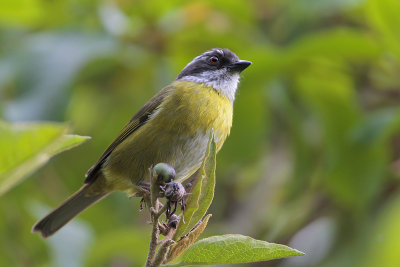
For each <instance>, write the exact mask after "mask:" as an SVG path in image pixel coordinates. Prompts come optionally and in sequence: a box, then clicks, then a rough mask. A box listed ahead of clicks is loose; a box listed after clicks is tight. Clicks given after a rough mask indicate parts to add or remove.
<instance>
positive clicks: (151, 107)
mask: <svg viewBox="0 0 400 267" xmlns="http://www.w3.org/2000/svg"><path fill="white" fill-rule="evenodd" d="M172 89H173V87H172V86H167V87H165V88H164V89H162V90H161V91H160V92H158V93H157V94H156V95H155V96H154V97H153V98H151V99H150V100H149V102H147V103H146V104H145V105H144V106H143V107H142V108H141V109H140V110H139V111H138V112H137V113H136V114H135V115H134V116H133V117H132V118H131V119H130V121H129V122H128V123H127V124H126V125H125V127H124V128H123V129H122V130H121V132H120V133H119V135H118V136H117V138H115V139H114V141H113V142H112V143H111V145H110V146H109V147H108V148H107V149H106V151H104V153H103V154H102V155H101V157H100V159H99V160H98V161H97V163H96V164H94V165H93V166H92V167H91V168H90V169H89V170H88V171H87V173H86V179H85V183H91V182H93V181H94V180H96V177H97V172H98V171H99V170H100V169H101V166H102V165H103V163H104V162H105V160H106V159H107V157H108V156H109V155H110V154H111V152H112V151H113V150H114V149H115V148H116V147H117V146H118V145H119V144H121V143H122V142H123V141H124V140H125V139H126V138H127V137H128V136H129V135H131V134H132V133H134V132H135V131H136V130H137V129H139V128H140V127H142V126H143V125H144V124H146V122H147V121H148V120H149V118H150V116H151V115H152V114H153V113H154V112H155V111H156V110H157V108H158V107H159V106H160V104H161V103H162V101H163V99H164V98H165V97H166V96H167V95H168V94H169V93H170V92H171V91H172Z"/></svg>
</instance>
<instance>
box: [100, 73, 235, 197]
mask: <svg viewBox="0 0 400 267" xmlns="http://www.w3.org/2000/svg"><path fill="white" fill-rule="evenodd" d="M173 88H174V89H173V90H172V91H171V93H170V94H169V95H168V96H166V98H165V99H164V101H163V103H162V104H161V105H160V107H159V108H158V110H157V111H156V112H155V113H154V115H152V117H151V119H149V121H148V122H147V123H146V124H145V125H143V126H142V127H141V128H139V129H138V130H137V131H135V132H134V133H133V134H131V135H130V136H129V137H128V138H127V139H126V140H124V142H123V143H122V144H120V145H119V146H118V147H117V148H116V149H115V150H114V151H113V152H112V153H111V155H110V156H109V158H108V159H107V161H106V162H105V164H104V165H103V168H102V171H103V173H104V176H105V180H106V181H103V183H102V184H103V185H104V182H105V184H106V185H107V186H106V187H107V188H108V189H107V191H112V190H132V189H133V191H134V186H135V185H136V184H137V183H138V182H140V181H143V180H147V179H148V168H149V167H150V166H152V165H155V164H157V163H159V162H166V163H169V164H170V165H171V166H173V167H174V168H175V170H176V172H177V179H179V180H182V179H185V178H187V177H188V176H190V175H191V174H193V173H194V172H195V171H196V170H197V169H198V167H199V166H200V164H201V161H202V159H203V157H204V154H205V151H206V148H207V143H208V139H209V136H210V132H211V129H213V130H214V134H215V140H216V143H217V149H218V150H219V149H220V148H221V147H222V144H223V143H224V141H225V139H226V137H227V136H228V135H229V132H230V128H231V126H232V104H231V102H230V101H229V100H228V99H227V98H226V97H225V96H223V95H221V94H220V93H218V92H217V91H215V90H214V89H212V88H211V87H207V86H204V85H199V84H196V83H193V82H187V81H179V82H175V83H174V84H173Z"/></svg>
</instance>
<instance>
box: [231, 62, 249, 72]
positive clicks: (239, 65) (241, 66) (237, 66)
mask: <svg viewBox="0 0 400 267" xmlns="http://www.w3.org/2000/svg"><path fill="white" fill-rule="evenodd" d="M250 65H251V62H250V61H247V60H239V61H238V62H235V63H232V64H229V65H228V69H229V70H231V71H237V72H242V71H244V70H245V69H246V68H247V67H248V66H250Z"/></svg>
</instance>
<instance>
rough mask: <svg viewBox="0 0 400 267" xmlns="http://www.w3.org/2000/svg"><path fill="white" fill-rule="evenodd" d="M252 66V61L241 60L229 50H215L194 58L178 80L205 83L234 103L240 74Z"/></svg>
mask: <svg viewBox="0 0 400 267" xmlns="http://www.w3.org/2000/svg"><path fill="white" fill-rule="evenodd" d="M250 64H251V62H250V61H246V60H240V59H239V58H238V56H236V55H235V53H233V52H232V51H230V50H229V49H216V48H214V49H211V50H209V51H207V52H204V53H203V54H201V55H199V56H197V57H196V58H194V59H193V60H192V61H191V62H190V63H189V64H187V65H186V67H185V68H184V69H183V70H182V72H181V73H180V74H179V75H178V77H177V78H176V79H177V80H183V81H191V82H196V83H204V84H206V85H208V86H211V87H212V88H214V89H215V90H217V91H219V92H221V93H222V94H223V95H225V96H226V97H228V98H229V100H230V101H231V102H233V101H234V100H235V94H236V90H237V86H238V83H239V78H240V73H241V72H242V71H243V70H244V69H246V68H247V67H248V66H250Z"/></svg>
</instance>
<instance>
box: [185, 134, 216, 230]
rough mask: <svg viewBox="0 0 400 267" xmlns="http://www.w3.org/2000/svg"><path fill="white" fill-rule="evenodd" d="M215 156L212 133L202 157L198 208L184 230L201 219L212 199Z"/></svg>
mask: <svg viewBox="0 0 400 267" xmlns="http://www.w3.org/2000/svg"><path fill="white" fill-rule="evenodd" d="M216 158H217V144H216V143H215V139H214V133H212V134H211V136H210V142H209V144H208V149H207V156H206V157H205V159H204V162H203V165H202V169H201V177H202V182H201V192H200V198H199V208H198V209H197V210H196V211H195V213H194V214H193V216H192V218H191V220H190V222H189V223H188V226H187V228H186V230H187V229H192V228H193V227H194V226H195V225H196V224H197V223H198V222H199V221H200V220H201V219H203V217H204V216H205V215H206V213H207V211H208V208H209V207H210V206H211V203H212V201H213V199H214V189H215V169H216Z"/></svg>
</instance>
